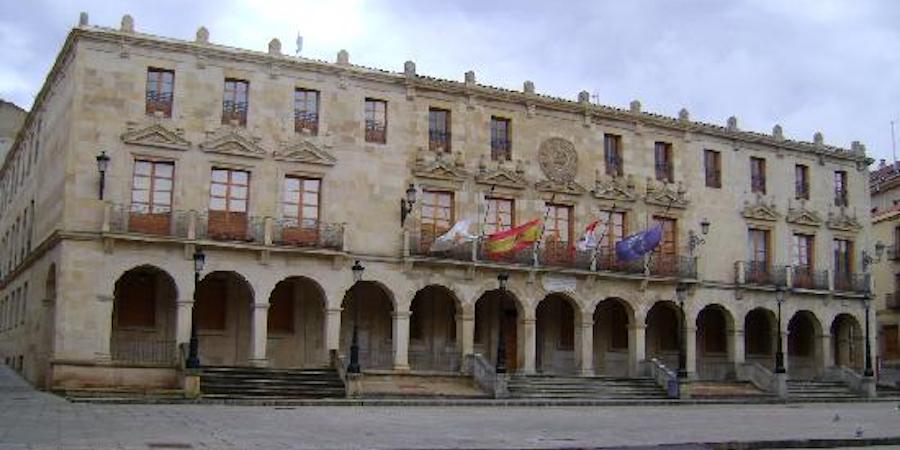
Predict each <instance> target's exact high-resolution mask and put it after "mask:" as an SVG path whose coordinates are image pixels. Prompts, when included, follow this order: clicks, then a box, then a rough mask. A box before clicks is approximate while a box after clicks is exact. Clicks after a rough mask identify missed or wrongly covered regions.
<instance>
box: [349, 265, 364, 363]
mask: <svg viewBox="0 0 900 450" xmlns="http://www.w3.org/2000/svg"><path fill="white" fill-rule="evenodd" d="M350 270H351V271H353V286H350V295H351V296H352V295H354V292H355V289H354V288H355V287H356V285H357V284H359V282H360V281H362V277H363V272H364V271H365V270H366V268H365V267H363V265H362V264H360V263H359V260H356V262H355V263H353V267H351V268H350ZM353 300H354V305H353V338H352V340H351V341H350V363H349V364H347V373H359V371H360V368H359V307H360V304H359V299H358V298H354V299H353Z"/></svg>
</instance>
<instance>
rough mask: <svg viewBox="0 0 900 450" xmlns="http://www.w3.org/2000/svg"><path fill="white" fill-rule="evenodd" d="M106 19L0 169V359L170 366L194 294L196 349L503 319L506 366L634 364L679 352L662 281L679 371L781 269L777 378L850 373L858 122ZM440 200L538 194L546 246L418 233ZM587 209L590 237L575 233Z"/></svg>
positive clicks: (424, 364)
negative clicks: (557, 91)
mask: <svg viewBox="0 0 900 450" xmlns="http://www.w3.org/2000/svg"><path fill="white" fill-rule="evenodd" d="M122 25H123V26H122V28H121V29H120V30H113V29H108V28H101V27H91V26H88V25H87V24H86V21H83V22H82V24H81V25H80V26H78V27H77V28H75V29H74V30H72V32H71V33H70V34H69V36H68V39H67V40H66V42H65V44H64V46H63V48H62V50H61V52H60V54H59V56H58V57H57V60H56V63H55V64H54V66H53V69H52V70H51V72H50V74H49V75H48V77H47V81H46V83H45V85H44V87H43V88H42V89H41V91H40V93H39V95H38V97H37V100H36V102H35V104H34V107H33V108H32V111H30V113H29V116H28V119H27V120H26V123H25V127H24V131H25V132H23V133H20V134H19V136H18V138H17V140H16V143H15V144H14V146H13V150H12V151H11V152H10V154H9V155H8V156H7V157H6V160H5V162H4V165H3V167H2V171H0V180H2V199H0V205H2V219H0V232H2V236H3V253H2V256H3V258H2V261H3V264H2V269H3V270H2V284H0V287H2V293H0V300H2V312H3V314H2V323H3V327H2V329H3V331H2V334H0V356H2V357H3V358H4V359H5V360H6V361H7V362H8V363H9V364H11V365H12V366H14V367H16V368H17V369H18V370H20V371H22V372H23V373H24V374H25V376H26V377H27V379H29V380H30V381H32V382H34V383H36V384H39V385H42V386H53V387H75V386H85V385H109V384H114V385H131V384H134V385H144V386H146V385H175V384H176V383H177V382H178V379H177V376H178V375H177V374H178V371H177V362H176V361H177V360H178V358H179V357H178V355H179V353H178V350H177V349H178V348H180V347H178V345H177V344H182V343H185V342H187V341H188V339H189V336H190V329H191V322H192V317H195V318H196V325H197V329H198V330H199V331H198V334H199V341H200V359H201V361H202V362H203V363H204V364H212V365H268V366H273V367H308V366H320V365H324V364H328V362H329V355H330V352H332V351H336V352H338V353H340V354H343V355H346V354H347V353H348V352H347V348H348V345H349V341H350V336H351V331H352V329H353V325H354V324H355V323H358V325H359V339H360V354H361V363H362V366H363V369H364V370H365V369H372V368H377V369H387V370H395V371H407V370H414V371H419V370H428V371H438V372H457V371H459V370H462V369H463V366H464V364H463V363H462V361H463V357H464V355H470V354H474V353H480V354H482V355H484V356H485V357H486V358H487V359H488V360H489V361H494V360H495V358H496V353H497V350H496V349H497V348H498V339H499V338H500V337H501V336H502V337H503V338H504V340H505V341H504V342H507V343H508V345H506V346H505V349H506V350H505V351H506V353H507V355H506V356H507V364H508V366H509V368H510V370H511V371H513V372H520V373H532V372H542V373H557V374H580V375H587V374H613V375H623V376H628V375H632V376H633V375H637V374H640V373H643V371H644V364H643V362H644V361H646V360H649V359H650V358H659V359H661V360H663V361H665V362H666V363H667V364H668V365H669V366H670V367H674V366H675V365H676V364H677V363H676V360H677V355H678V347H679V345H678V342H679V328H680V327H679V321H680V320H679V317H681V316H680V313H679V306H678V303H677V302H676V301H675V300H674V299H675V291H676V286H677V285H679V284H681V285H682V286H688V287H689V288H690V289H689V291H688V294H687V299H686V301H685V303H684V312H685V315H686V324H687V326H686V332H685V333H684V334H683V337H684V339H685V346H686V349H687V352H686V354H687V367H686V369H687V371H688V372H689V373H690V374H691V376H693V377H695V378H698V379H732V378H735V377H738V376H742V375H741V374H742V373H743V369H744V367H745V364H746V363H759V364H761V365H762V366H765V367H768V368H769V369H771V368H772V366H773V363H774V354H775V346H776V342H778V340H777V336H778V335H777V333H778V315H777V313H776V311H778V305H777V304H776V301H775V293H774V291H775V286H776V285H777V284H784V283H787V284H788V285H790V286H791V287H792V288H793V290H792V291H791V292H790V293H789V295H788V296H787V299H786V301H785V303H784V305H783V311H782V315H783V320H782V321H781V332H782V333H784V337H785V339H783V348H784V351H785V353H786V354H787V366H788V373H789V375H790V376H791V377H794V378H817V377H822V376H826V375H827V374H828V373H830V370H831V369H832V368H833V367H835V366H838V365H840V366H847V367H850V368H852V369H855V370H857V371H859V370H861V367H862V364H863V348H864V345H863V332H862V324H863V323H864V317H865V316H864V314H865V309H864V305H863V298H864V295H865V293H866V292H867V290H868V284H867V281H868V278H867V277H865V276H864V275H863V274H862V273H861V267H862V265H861V263H860V261H861V258H860V255H861V252H862V251H864V250H865V249H867V248H869V247H870V245H871V243H870V242H868V239H867V238H866V236H868V232H869V229H870V222H869V216H868V215H867V214H866V212H867V211H868V210H869V205H870V203H869V202H870V200H869V192H868V184H867V181H868V180H867V176H868V172H867V165H868V164H869V162H870V161H869V160H868V158H867V157H866V155H865V150H864V148H863V147H862V145H860V144H858V143H854V145H853V147H852V148H850V149H842V148H836V147H832V146H829V145H826V144H824V142H823V139H822V136H821V134H818V133H817V134H816V136H815V139H814V142H811V143H808V142H798V141H793V140H789V139H786V138H784V137H783V135H782V131H781V128H780V127H777V126H776V127H775V129H774V130H773V134H772V135H764V134H760V133H753V132H745V131H741V130H739V128H738V124H737V120H736V119H734V118H731V119H729V120H728V124H727V126H726V127H722V126H717V125H710V124H704V123H700V122H695V121H692V120H690V118H689V117H688V113H687V111H685V110H682V111H681V112H680V113H679V116H678V117H677V118H670V117H664V116H660V115H656V114H651V113H646V112H643V111H642V110H641V106H640V103H638V102H633V103H632V105H631V107H630V109H627V110H626V109H618V108H614V107H609V106H602V105H597V104H593V103H591V102H590V99H589V95H588V94H587V93H586V92H582V93H580V94H579V95H578V101H576V102H573V101H567V100H562V99H557V98H551V97H547V96H544V95H540V94H537V93H536V92H535V89H534V85H533V84H532V83H530V82H526V83H525V85H524V89H523V92H516V91H510V90H506V89H498V88H492V87H488V86H484V85H480V84H478V83H477V82H476V80H475V75H474V73H471V72H470V73H467V74H466V76H465V81H464V82H456V81H448V80H440V79H435V78H431V77H427V76H422V75H419V74H417V73H416V69H415V65H414V64H413V63H412V62H408V63H407V64H406V66H405V67H404V71H403V72H402V73H394V72H388V71H383V70H376V69H369V68H365V67H360V66H355V65H352V64H350V63H349V56H348V54H347V53H346V52H344V51H341V52H340V53H338V57H337V62H336V63H326V62H321V61H313V60H309V59H304V58H296V57H291V56H286V55H283V54H281V52H280V44H279V43H278V42H277V41H275V40H273V42H272V43H270V45H269V51H268V53H262V52H254V51H246V50H240V49H234V48H230V47H224V46H220V45H215V44H211V43H209V42H208V33H207V32H206V30H205V29H202V28H201V30H199V31H198V33H197V38H196V40H195V41H192V42H191V41H182V40H177V39H170V38H161V37H156V36H151V35H146V34H141V33H137V32H135V31H134V30H133V23H132V21H131V18H130V17H126V18H125V19H123V23H122ZM101 152H105V154H106V155H108V157H109V158H110V161H109V166H108V169H107V170H106V171H105V174H104V175H101V174H100V173H98V167H97V160H96V158H97V156H98V155H100V154H101ZM101 182H103V183H104V184H101ZM410 184H413V185H414V186H415V188H416V195H415V203H414V205H413V208H412V211H411V213H410V215H409V217H408V218H407V219H406V221H405V225H404V227H403V228H401V225H400V213H399V211H398V203H400V199H402V198H404V197H405V195H406V194H405V191H406V190H407V187H408V186H409V185H410ZM100 186H104V189H105V192H104V193H103V199H102V200H101V199H100V198H99V197H100V195H99V194H100V193H99V192H98V189H100ZM857 214H858V216H857ZM461 219H472V220H474V221H475V222H476V225H477V226H476V227H475V228H478V229H479V230H478V231H476V230H474V229H473V230H471V231H472V232H474V233H476V234H481V233H482V231H484V232H493V231H500V230H506V229H509V228H511V227H513V226H518V225H522V224H526V223H528V222H529V221H531V220H535V219H537V220H544V223H545V225H546V229H545V232H544V236H543V237H544V239H543V240H544V243H543V244H542V245H541V246H540V248H539V251H536V252H533V251H532V248H531V247H528V248H526V249H525V250H523V251H521V252H519V253H517V254H515V255H512V256H509V255H507V256H504V257H500V258H489V257H487V255H485V254H484V251H483V245H482V244H483V243H476V244H474V246H473V244H466V245H465V246H463V247H462V248H454V249H450V250H446V251H442V252H438V253H431V252H429V247H430V245H431V243H432V241H433V240H434V239H435V237H436V236H439V235H440V234H442V233H443V232H444V231H446V230H447V229H448V228H449V227H450V226H451V225H452V224H453V223H455V222H457V221H458V220H461ZM595 220H602V221H603V222H604V223H603V224H601V226H600V229H602V230H605V232H606V234H607V237H606V238H605V239H604V240H603V241H602V243H601V245H600V248H599V251H598V252H596V255H595V254H593V252H580V251H577V250H575V249H574V247H573V243H574V242H575V241H576V240H577V239H578V237H579V236H580V235H581V234H582V231H583V230H584V229H585V227H586V226H587V225H588V224H590V223H591V222H593V221H595ZM704 221H708V222H709V224H710V227H709V229H710V231H709V234H708V235H706V236H702V233H701V223H702V222H704ZM653 223H661V224H662V226H663V236H662V243H661V244H660V247H659V248H658V250H657V251H656V253H655V254H654V256H653V257H652V258H650V259H649V263H648V264H647V265H646V267H645V265H644V263H643V262H642V261H638V262H637V263H626V262H622V261H619V260H617V258H616V256H615V252H614V251H613V246H612V245H610V244H611V243H612V242H614V241H616V240H619V239H621V238H622V237H623V236H625V235H628V234H632V233H634V232H637V231H640V230H642V229H645V228H647V227H649V226H651V224H653ZM607 224H608V225H609V226H606V225H607ZM700 237H703V238H704V239H705V241H706V243H705V245H700V244H701V242H700V240H699V238H700ZM198 247H202V249H203V251H204V252H205V254H206V258H207V262H206V267H205V268H204V270H203V273H202V280H201V281H200V283H199V285H198V286H197V290H196V292H195V286H194V279H193V276H194V274H193V266H192V261H191V255H192V254H193V253H194V251H195V249H197V248H198ZM355 260H360V261H361V263H362V264H363V265H364V266H365V272H364V277H363V279H364V281H362V282H361V283H360V284H358V285H354V283H353V278H352V274H351V270H350V267H351V265H352V264H353V262H354V261H355ZM501 272H508V273H509V274H510V280H509V290H508V292H507V293H506V294H503V293H502V292H501V291H499V290H498V279H497V277H498V274H500V273H501ZM351 286H355V287H354V289H352V290H350V288H351ZM357 305H360V306H359V308H358V309H357ZM192 308H193V311H194V312H193V313H192ZM501 327H502V328H501ZM501 329H502V330H503V332H502V333H501V332H500V330H501ZM873 340H874V338H873Z"/></svg>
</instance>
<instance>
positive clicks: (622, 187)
mask: <svg viewBox="0 0 900 450" xmlns="http://www.w3.org/2000/svg"><path fill="white" fill-rule="evenodd" d="M591 194H593V195H594V197H596V198H599V199H603V200H612V201H617V202H619V201H620V202H633V201H635V200H637V199H638V193H637V188H636V187H635V184H634V177H633V176H631V175H628V176H627V177H610V176H604V175H603V174H602V173H601V172H600V171H599V170H598V171H597V180H596V181H595V182H594V189H593V190H591Z"/></svg>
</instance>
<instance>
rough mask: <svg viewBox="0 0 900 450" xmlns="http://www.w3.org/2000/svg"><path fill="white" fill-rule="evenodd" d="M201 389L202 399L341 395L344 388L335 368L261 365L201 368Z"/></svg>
mask: <svg viewBox="0 0 900 450" xmlns="http://www.w3.org/2000/svg"><path fill="white" fill-rule="evenodd" d="M200 391H201V392H202V393H203V398H204V399H225V400H229V399H231V400H236V399H314V398H344V397H345V396H346V393H345V392H346V391H345V389H344V383H343V382H342V381H341V379H340V377H339V376H338V373H337V371H336V370H334V369H331V368H318V369H269V368H262V367H229V366H215V367H203V368H202V369H201V371H200Z"/></svg>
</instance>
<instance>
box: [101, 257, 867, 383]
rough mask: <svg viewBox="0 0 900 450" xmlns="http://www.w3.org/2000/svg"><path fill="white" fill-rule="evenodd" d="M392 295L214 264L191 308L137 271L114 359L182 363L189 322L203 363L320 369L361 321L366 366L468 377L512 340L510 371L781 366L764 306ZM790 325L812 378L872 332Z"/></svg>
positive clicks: (115, 337)
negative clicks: (469, 366) (687, 313)
mask: <svg viewBox="0 0 900 450" xmlns="http://www.w3.org/2000/svg"><path fill="white" fill-rule="evenodd" d="M393 295H394V294H393V293H392V292H391V291H390V290H389V289H388V288H387V287H386V286H384V285H382V284H380V283H378V282H376V281H362V282H359V283H357V284H356V285H354V286H353V287H352V288H351V289H349V290H348V291H347V292H346V293H345V295H344V298H343V300H342V302H341V307H340V308H334V309H329V307H328V304H329V303H328V299H327V298H326V295H325V291H324V290H323V289H322V287H321V286H320V285H319V284H318V283H317V282H316V281H315V280H313V279H311V278H306V277H302V276H295V277H289V278H285V279H283V280H281V281H280V282H278V283H277V284H276V285H275V287H274V289H272V291H271V292H268V293H255V292H254V291H253V287H252V285H251V284H250V283H249V282H248V281H247V280H246V279H245V278H244V277H242V276H241V275H240V274H238V273H236V272H212V273H209V274H207V275H206V276H204V277H203V278H202V279H201V280H200V281H199V284H198V285H197V289H196V293H195V298H196V301H195V302H183V301H177V300H176V299H177V298H178V293H177V287H176V283H175V282H174V281H173V278H172V277H171V276H170V275H169V274H168V273H166V272H165V271H163V270H161V269H159V268H156V267H152V266H140V267H135V268H133V269H131V270H128V271H126V272H124V273H123V274H122V275H121V276H120V277H119V279H118V280H117V281H116V283H115V287H114V297H113V308H112V317H111V321H110V324H111V329H110V338H109V339H110V343H109V346H110V347H109V348H110V356H111V357H112V359H113V360H115V361H118V362H121V363H128V362H136V363H138V362H139V363H142V364H146V363H156V364H160V365H167V364H168V365H171V364H175V363H176V361H177V351H178V350H177V349H178V346H177V345H176V342H180V343H184V342H186V341H187V338H188V337H189V329H190V323H191V319H192V317H193V318H194V319H195V320H196V326H197V332H198V336H199V344H200V348H199V351H200V357H201V362H202V363H203V364H204V365H238V366H240V365H268V366H271V367H277V368H306V367H321V366H325V365H328V364H329V363H330V359H329V350H330V349H334V350H337V351H338V352H339V353H340V354H341V355H345V357H346V356H347V355H349V348H350V343H351V341H352V337H353V332H354V328H356V333H357V338H358V342H359V349H360V350H359V354H360V364H361V366H362V367H363V369H364V370H379V369H380V370H413V371H421V372H441V373H452V372H459V371H461V370H463V369H464V368H465V364H464V361H465V359H464V357H465V355H467V354H472V353H477V354H481V355H483V356H484V357H485V358H486V359H487V360H488V361H490V362H492V363H493V362H496V360H497V356H498V354H497V351H498V349H499V348H503V349H504V352H505V360H506V366H507V368H508V371H509V372H525V373H531V372H538V373H544V374H559V375H592V374H598V375H600V374H602V375H610V376H635V375H637V374H639V373H641V367H640V365H641V364H642V362H643V361H644V360H647V359H650V358H657V359H658V360H660V361H661V362H663V363H664V364H666V365H667V366H669V367H672V368H675V367H677V365H678V354H679V347H680V345H684V347H685V349H686V356H687V364H688V367H687V369H688V371H689V372H690V373H692V374H693V376H694V377H696V378H698V379H709V380H723V379H731V378H734V377H735V376H736V370H737V369H738V366H739V365H741V364H744V363H745V362H746V363H757V364H760V365H762V366H764V367H766V368H768V369H769V370H771V369H773V367H774V356H775V353H776V351H777V349H776V347H777V343H778V335H777V334H776V333H777V332H778V330H777V318H776V315H775V314H774V313H773V311H771V310H769V309H766V308H755V309H751V310H750V311H749V312H747V313H746V314H744V315H743V317H740V316H738V317H735V316H734V314H733V312H731V311H730V310H728V309H727V308H725V307H724V306H722V305H719V304H709V305H706V306H704V307H703V308H701V309H700V310H699V312H697V313H696V315H695V316H694V319H693V320H682V312H681V309H680V308H679V306H678V305H677V304H676V303H674V302H672V301H658V302H656V303H655V304H653V305H652V306H651V307H650V308H649V310H647V312H646V314H645V315H644V316H643V317H642V318H641V319H638V317H639V316H637V315H636V313H635V310H634V309H633V306H632V305H631V304H629V303H628V302H627V301H626V300H624V299H621V298H614V297H610V298H606V299H604V300H602V301H599V302H598V303H597V304H596V306H595V307H594V308H593V310H592V311H584V310H582V309H581V308H580V307H579V304H578V302H576V301H575V300H574V299H573V298H571V297H569V296H568V295H565V294H561V293H554V294H549V295H547V296H546V297H544V298H543V299H541V300H540V301H538V302H536V303H535V304H534V306H533V308H534V309H533V310H530V311H529V310H527V309H526V308H525V307H524V306H523V303H522V302H521V301H520V300H519V299H518V298H516V296H515V295H514V294H513V293H511V292H507V291H499V290H492V291H486V292H484V293H483V294H482V295H481V296H480V297H479V298H478V299H477V300H476V301H475V302H474V305H470V306H468V307H466V306H465V304H464V303H463V302H462V301H461V300H460V299H459V298H458V297H457V296H456V294H455V293H454V291H453V290H451V289H449V288H447V287H445V286H440V285H429V286H426V287H424V288H422V289H420V290H418V291H417V292H415V293H414V295H413V297H412V299H410V302H409V303H408V304H409V308H408V310H404V309H406V308H402V309H401V310H398V309H397V304H398V303H397V299H395V298H394V297H393ZM257 296H263V298H265V301H260V300H258V299H257V298H256V297H257ZM400 304H404V303H400ZM785 319H786V324H785V325H786V326H785V328H784V330H785V334H784V335H783V339H782V341H783V344H782V345H784V347H783V348H784V349H785V354H786V367H787V369H788V374H789V376H790V377H793V378H800V379H804V378H815V377H818V376H820V375H822V374H823V372H824V370H825V368H826V367H830V366H832V365H838V366H845V367H848V368H851V369H853V370H856V371H860V370H862V366H863V360H864V355H863V354H864V347H865V346H864V335H863V332H862V330H861V327H860V324H859V321H858V319H857V318H856V317H855V316H853V315H850V314H846V313H844V314H838V315H837V316H835V317H834V319H833V320H832V322H831V323H830V324H828V325H825V326H823V324H822V323H821V322H820V321H819V318H818V317H817V316H816V315H815V314H814V313H813V312H811V311H808V310H800V311H797V312H795V313H793V314H792V315H791V316H790V317H786V318H785ZM682 328H684V331H685V332H684V333H681V330H682ZM682 338H683V339H684V341H683V342H682V341H681V339H682ZM501 339H502V340H503V344H504V345H502V346H501V345H499V343H500V342H499V341H500V340H501Z"/></svg>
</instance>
